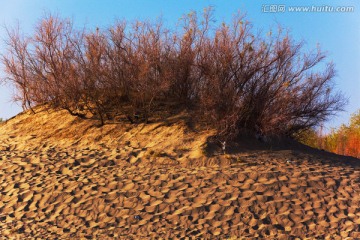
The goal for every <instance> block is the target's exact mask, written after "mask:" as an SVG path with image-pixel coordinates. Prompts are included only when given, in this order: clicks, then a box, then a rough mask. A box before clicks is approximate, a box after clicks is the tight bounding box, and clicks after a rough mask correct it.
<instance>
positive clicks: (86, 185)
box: [0, 110, 360, 239]
mask: <svg viewBox="0 0 360 240" xmlns="http://www.w3.org/2000/svg"><path fill="white" fill-rule="evenodd" d="M211 134H212V132H211V131H208V132H201V133H198V132H196V131H195V132H194V131H191V130H189V129H188V128H187V127H186V124H185V123H184V122H182V121H181V120H179V119H170V120H169V121H166V122H162V123H151V124H146V125H145V124H139V125H131V124H128V125H126V124H125V125H121V124H116V123H113V124H111V123H109V124H107V125H105V126H103V127H97V126H94V121H92V120H82V119H77V118H75V117H72V116H68V115H67V114H66V113H65V112H63V111H45V110H43V111H40V112H38V113H37V114H35V115H32V114H29V113H23V114H20V115H18V116H16V117H15V118H14V119H11V120H9V121H7V122H6V123H2V124H1V125H0V135H1V136H0V146H1V149H2V150H1V152H0V236H1V238H2V239H36V238H38V239H254V238H257V239H356V238H360V227H359V226H360V225H359V224H360V211H359V208H360V164H359V162H358V161H360V160H356V159H351V158H345V157H341V156H337V155H333V154H328V153H325V152H321V151H315V150H309V149H308V148H306V147H302V148H298V147H294V146H295V145H291V144H290V145H289V146H286V145H284V146H282V147H279V146H277V147H274V148H273V147H272V146H270V147H269V146H262V143H256V139H253V140H252V139H248V141H247V143H244V144H243V145H241V143H239V146H238V147H234V148H233V149H231V150H229V153H227V154H213V155H212V156H208V155H206V154H205V153H204V144H205V141H206V139H207V137H208V136H209V135H211ZM256 144H258V146H255V145H256ZM251 146H253V148H252V147H251Z"/></svg>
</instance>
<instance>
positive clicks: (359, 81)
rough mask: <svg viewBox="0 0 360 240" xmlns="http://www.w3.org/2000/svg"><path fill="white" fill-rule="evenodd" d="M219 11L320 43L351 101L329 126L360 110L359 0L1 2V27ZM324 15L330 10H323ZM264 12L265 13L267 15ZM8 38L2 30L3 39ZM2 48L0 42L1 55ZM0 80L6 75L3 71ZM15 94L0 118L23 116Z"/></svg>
mask: <svg viewBox="0 0 360 240" xmlns="http://www.w3.org/2000/svg"><path fill="white" fill-rule="evenodd" d="M270 5H275V6H276V7H279V6H278V5H285V12H270V11H271V7H272V6H270ZM208 6H213V7H214V8H215V17H216V20H217V21H230V19H231V17H232V15H233V14H234V13H236V12H238V11H239V10H240V11H241V12H243V13H246V14H247V19H248V20H249V21H251V22H252V23H253V25H254V27H255V28H258V29H263V30H264V31H267V30H268V29H269V27H276V26H277V24H278V23H280V24H281V25H282V26H283V27H285V28H287V29H289V30H290V31H291V35H292V36H293V37H294V38H295V39H296V40H299V41H300V40H304V41H305V42H306V44H307V45H306V47H307V48H309V49H313V48H315V47H316V45H317V44H320V46H321V48H322V50H324V51H326V52H327V53H328V60H329V61H330V60H332V61H333V62H334V63H335V64H336V69H337V73H338V74H337V77H336V79H335V83H336V86H335V87H336V88H337V89H338V90H340V91H342V92H343V93H344V94H345V96H346V97H347V98H348V99H349V104H348V105H347V107H346V111H345V112H344V113H340V114H339V116H338V117H336V118H334V119H333V120H331V121H329V122H328V123H327V124H326V126H327V127H334V126H338V125H340V124H341V123H347V122H348V120H349V116H350V114H351V113H354V112H355V111H356V110H358V109H360V1H358V0H352V1H350V0H343V1H330V0H327V1H325V0H309V1H298V0H287V1H278V0H196V1H194V0H57V1H55V0H31V1H29V0H9V1H6V0H1V8H0V25H2V26H4V25H7V26H14V24H15V23H16V21H19V22H20V26H21V27H22V29H23V30H24V32H26V33H31V32H32V29H33V27H34V25H35V23H36V22H37V21H38V20H39V19H40V18H41V17H42V16H43V15H44V13H45V12H51V13H58V14H59V15H60V16H61V17H70V18H72V19H73V20H74V22H75V24H76V25H78V26H83V25H84V24H86V25H87V27H89V28H93V27H100V28H103V27H107V26H109V25H110V24H112V23H113V22H114V20H116V19H126V20H130V21H131V20H134V19H149V20H151V19H155V18H156V17H158V16H162V18H163V19H164V20H165V22H166V24H167V25H169V26H172V25H173V26H174V25H175V24H176V22H177V21H178V19H179V18H180V17H181V16H182V15H183V14H185V13H188V12H190V11H192V10H195V11H198V12H199V13H201V12H202V11H203V9H204V8H205V7H208ZM292 6H310V7H311V6H329V7H334V8H335V7H338V6H351V7H354V11H353V12H312V13H309V12H290V9H289V8H290V7H292ZM325 10H326V9H325ZM264 11H265V12H264ZM4 37H6V35H5V31H4V29H3V28H1V29H0V38H2V39H3V38H4ZM3 48H4V45H3V43H0V51H3ZM0 76H4V74H3V71H2V69H1V68H0ZM12 91H13V89H11V88H10V87H9V86H0V117H2V118H9V117H11V116H14V115H16V114H17V113H19V112H20V111H21V108H20V107H19V105H18V104H15V103H12V102H11V93H12Z"/></svg>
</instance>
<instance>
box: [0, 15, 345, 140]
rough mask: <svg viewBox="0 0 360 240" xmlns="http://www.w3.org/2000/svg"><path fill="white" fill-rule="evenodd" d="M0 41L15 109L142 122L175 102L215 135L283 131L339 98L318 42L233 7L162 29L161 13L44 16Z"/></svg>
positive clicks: (305, 125) (295, 128) (298, 127)
mask: <svg viewBox="0 0 360 240" xmlns="http://www.w3.org/2000/svg"><path fill="white" fill-rule="evenodd" d="M6 44H7V51H6V52H5V53H3V54H2V57H1V60H2V63H3V64H4V67H5V70H6V73H7V78H6V79H3V81H5V82H10V83H11V84H13V85H15V86H16V88H17V90H18V91H17V93H18V94H17V96H16V97H15V100H18V101H21V102H22V106H23V108H24V109H28V108H30V109H31V108H32V107H33V106H35V105H39V104H44V103H47V104H50V106H51V107H53V108H61V109H66V110H67V111H68V112H69V113H70V114H72V115H77V116H79V117H86V116H87V114H89V113H91V114H92V116H93V117H95V118H97V119H99V120H100V121H101V124H104V123H106V121H107V119H111V118H112V117H113V114H112V113H113V112H114V111H116V112H120V113H122V114H124V115H126V116H128V117H129V119H130V120H131V119H132V118H133V116H134V115H136V116H138V115H141V116H142V117H141V119H142V121H148V119H149V118H151V117H152V116H153V114H154V112H156V111H157V110H159V109H160V108H162V109H164V111H166V108H172V107H174V106H176V108H177V109H180V110H186V111H188V113H190V114H191V116H192V117H193V119H194V120H195V122H198V123H201V124H206V126H211V127H213V128H216V129H217V132H218V136H219V137H221V138H223V139H230V138H234V137H236V136H237V135H238V134H239V132H241V130H242V129H248V130H252V131H257V132H260V133H261V134H264V135H273V134H275V135H290V136H291V135H294V134H295V133H298V132H300V131H303V130H306V129H309V128H311V127H314V126H316V125H317V124H318V123H319V122H323V121H324V120H326V119H327V118H328V117H329V116H331V115H332V114H333V113H335V112H336V111H338V110H341V108H342V106H343V104H344V100H343V98H342V96H341V94H339V93H337V92H334V89H333V81H332V80H333V78H334V76H335V70H334V65H333V64H332V63H324V62H323V61H324V59H325V54H324V53H323V52H322V51H321V50H320V49H319V48H317V49H315V50H313V51H309V52H306V51H304V43H303V42H296V41H294V40H293V39H292V38H291V37H290V36H289V34H288V33H287V32H284V31H283V30H282V28H279V30H278V31H276V32H274V33H273V32H272V31H269V32H268V33H267V34H264V33H262V32H261V31H259V32H256V31H255V30H254V29H253V27H252V24H251V23H250V22H248V21H246V19H245V17H244V16H242V15H239V14H238V15H235V16H234V18H233V21H232V23H229V24H227V23H225V22H221V23H220V24H217V23H216V21H215V20H214V18H213V11H212V10H211V9H207V10H206V11H205V12H204V14H203V15H202V16H201V17H199V16H198V14H196V13H194V12H193V13H190V14H188V15H185V16H184V17H183V18H181V20H180V21H179V24H177V26H176V27H175V28H171V29H170V28H167V27H166V26H165V24H164V23H163V22H162V21H161V20H158V21H156V22H149V21H134V22H132V23H128V22H126V21H118V22H116V23H115V24H114V25H113V26H111V27H109V28H108V29H105V30H103V29H99V28H96V29H94V30H88V29H86V28H84V29H76V28H75V27H74V24H73V23H72V21H70V20H69V19H62V18H60V17H58V16H55V15H47V16H45V17H44V18H43V19H41V21H39V22H38V24H37V25H36V27H35V30H34V33H33V35H32V36H25V35H23V34H22V33H21V31H20V30H19V28H14V29H8V38H7V39H6ZM319 69H320V70H319ZM321 69H322V70H321ZM170 102H171V103H174V104H170V105H169V104H166V103H170ZM164 103H165V104H164Z"/></svg>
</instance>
